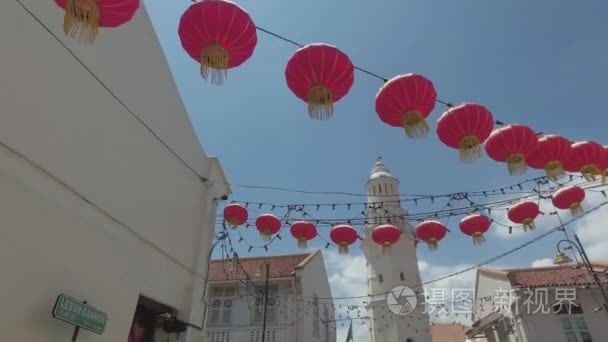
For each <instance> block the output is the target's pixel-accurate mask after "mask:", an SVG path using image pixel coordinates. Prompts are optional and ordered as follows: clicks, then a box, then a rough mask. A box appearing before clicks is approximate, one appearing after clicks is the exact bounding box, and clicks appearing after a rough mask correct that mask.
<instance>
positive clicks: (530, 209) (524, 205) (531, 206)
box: [507, 201, 540, 232]
mask: <svg viewBox="0 0 608 342" xmlns="http://www.w3.org/2000/svg"><path fill="white" fill-rule="evenodd" d="M539 213H540V209H539V208H538V204H537V203H536V202H532V201H524V202H519V203H517V204H516V205H514V206H512V207H511V208H509V210H508V211H507V216H508V217H509V220H511V221H512V222H513V223H517V224H521V225H523V227H524V232H525V231H528V230H532V229H534V228H536V225H535V224H534V220H535V219H536V217H538V214H539Z"/></svg>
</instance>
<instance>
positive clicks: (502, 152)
mask: <svg viewBox="0 0 608 342" xmlns="http://www.w3.org/2000/svg"><path fill="white" fill-rule="evenodd" d="M537 146H538V138H537V137H536V133H535V132H534V131H533V130H532V129H530V128H529V127H527V126H524V125H517V124H513V125H508V126H504V127H501V128H498V129H496V130H494V132H492V134H490V136H489V137H488V139H487V140H486V142H485V148H486V153H487V154H488V156H489V157H490V158H492V159H494V160H496V161H497V162H501V163H507V167H508V168H509V174H511V175H522V174H524V173H525V172H526V170H527V169H528V165H527V164H526V156H527V155H528V154H530V152H532V151H533V150H534V149H536V147H537Z"/></svg>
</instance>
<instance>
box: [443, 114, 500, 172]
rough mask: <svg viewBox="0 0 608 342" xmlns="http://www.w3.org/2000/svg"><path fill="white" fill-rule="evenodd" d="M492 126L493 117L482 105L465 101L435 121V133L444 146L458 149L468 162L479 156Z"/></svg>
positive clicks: (461, 156)
mask: <svg viewBox="0 0 608 342" xmlns="http://www.w3.org/2000/svg"><path fill="white" fill-rule="evenodd" d="M492 128H494V117H493V116H492V113H490V111H489V110H487V109H486V108H485V107H484V106H481V105H478V104H473V103H465V104H461V105H459V106H456V107H452V108H450V109H449V110H448V111H447V112H445V113H443V115H441V117H440V118H439V120H438V121H437V135H438V136H439V139H440V140H441V142H443V143H444V144H445V145H446V146H448V147H451V148H454V149H458V150H460V159H461V160H462V161H463V162H466V163H469V162H472V161H474V160H477V159H479V158H481V144H482V143H483V142H484V141H485V140H486V139H487V138H488V137H489V136H490V133H492Z"/></svg>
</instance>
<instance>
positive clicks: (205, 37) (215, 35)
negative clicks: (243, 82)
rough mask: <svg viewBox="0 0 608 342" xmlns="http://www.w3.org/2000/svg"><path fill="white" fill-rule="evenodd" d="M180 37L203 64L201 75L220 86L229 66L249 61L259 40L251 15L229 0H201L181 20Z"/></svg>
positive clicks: (193, 56)
mask: <svg viewBox="0 0 608 342" xmlns="http://www.w3.org/2000/svg"><path fill="white" fill-rule="evenodd" d="M178 33H179V38H180V40H181V43H182V46H183V48H184V49H185V50H186V52H187V53H188V55H190V57H192V58H193V59H194V60H195V61H197V62H199V63H200V65H201V70H200V72H201V76H202V77H203V79H205V80H207V79H208V78H209V76H210V75H211V84H214V85H220V84H222V83H224V79H225V78H226V77H227V75H228V69H231V68H235V67H237V66H239V65H241V64H243V63H245V61H247V60H248V59H249V58H250V57H251V55H253V51H254V49H255V46H256V45H257V42H258V39H257V34H256V27H255V24H254V23H253V21H252V20H251V17H249V14H248V13H247V12H246V11H245V10H244V9H242V8H241V7H239V6H238V5H237V4H235V3H234V2H231V1H227V0H201V1H199V2H197V3H195V4H193V5H191V6H190V7H189V8H188V9H187V10H186V12H185V13H184V14H183V15H182V18H181V20H180V22H179V29H178Z"/></svg>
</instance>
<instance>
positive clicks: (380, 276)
mask: <svg viewBox="0 0 608 342" xmlns="http://www.w3.org/2000/svg"><path fill="white" fill-rule="evenodd" d="M367 202H368V222H369V225H368V226H367V227H366V229H365V236H364V239H363V242H362V248H363V253H364V254H365V257H366V259H367V279H368V281H367V287H368V294H369V295H370V296H371V297H370V298H372V299H371V301H370V303H368V315H369V317H370V328H371V332H370V335H371V342H431V334H430V325H429V318H428V316H427V315H426V313H425V310H424V303H423V302H424V290H423V288H422V287H420V286H417V285H418V284H420V283H421V280H420V270H419V269H418V260H417V258H416V245H415V230H414V228H413V227H412V226H411V225H410V224H409V223H408V222H407V221H406V220H404V219H402V218H403V217H404V216H405V215H407V211H406V210H405V209H403V208H402V207H401V203H400V196H399V180H398V179H397V178H395V177H393V175H391V173H390V171H389V170H388V169H387V168H386V167H385V166H384V164H383V163H382V161H381V159H380V158H378V161H377V162H376V165H375V166H374V168H373V169H372V173H371V175H370V177H369V181H368V182H367ZM386 223H390V224H392V225H394V226H396V227H397V228H399V229H401V232H402V234H401V238H400V239H399V242H398V243H397V244H395V245H393V248H392V251H391V253H390V254H387V255H383V253H382V248H381V246H379V245H377V244H376V243H375V242H374V241H373V240H372V239H371V232H372V230H373V229H374V228H375V227H377V226H379V225H381V224H386ZM399 286H407V287H409V288H411V289H412V290H413V291H415V292H417V294H416V296H417V297H416V298H417V306H416V308H415V309H414V310H413V311H411V312H409V313H407V314H395V313H393V312H392V311H391V310H389V307H388V305H387V296H386V293H388V292H390V291H391V290H393V289H394V288H396V287H399ZM398 295H399V293H396V295H395V296H393V298H397V297H398ZM412 295H413V294H412ZM397 299H398V302H399V303H400V304H401V303H405V301H406V300H407V298H403V297H401V298H397ZM393 303H394V302H393Z"/></svg>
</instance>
